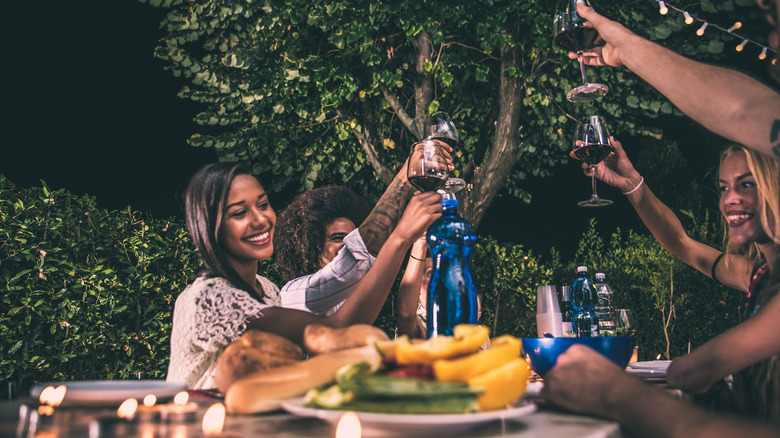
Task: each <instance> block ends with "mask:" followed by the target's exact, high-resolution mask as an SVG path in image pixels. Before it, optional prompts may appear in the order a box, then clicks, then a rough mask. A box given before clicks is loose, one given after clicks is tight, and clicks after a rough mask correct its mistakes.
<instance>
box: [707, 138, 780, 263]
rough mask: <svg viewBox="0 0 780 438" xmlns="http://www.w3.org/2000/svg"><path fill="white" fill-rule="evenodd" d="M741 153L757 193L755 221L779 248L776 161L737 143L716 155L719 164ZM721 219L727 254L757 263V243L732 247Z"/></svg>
mask: <svg viewBox="0 0 780 438" xmlns="http://www.w3.org/2000/svg"><path fill="white" fill-rule="evenodd" d="M738 152H742V153H744V154H745V159H746V161H747V164H748V168H749V169H750V172H751V173H752V174H753V178H754V179H755V180H756V187H757V189H758V194H759V198H760V199H759V202H760V206H761V211H760V212H759V218H760V220H761V227H762V228H763V229H764V232H765V233H766V235H767V236H768V237H769V238H770V239H772V241H773V242H775V244H777V245H780V161H778V160H775V159H774V158H772V157H769V156H768V155H764V154H762V153H760V152H756V151H754V150H752V149H748V148H746V147H745V146H742V145H739V144H733V145H731V146H729V147H728V148H726V150H724V151H723V153H722V154H721V156H720V165H721V166H723V162H724V161H725V160H726V158H728V157H730V156H731V155H733V154H735V153H738ZM722 220H723V224H724V226H723V229H724V230H725V231H724V233H725V235H724V240H725V243H726V252H727V253H736V254H745V255H746V256H747V257H748V258H749V259H750V260H752V261H754V262H755V261H757V260H758V258H759V257H760V253H759V251H758V244H757V243H756V242H751V243H749V244H748V245H736V244H734V243H732V242H731V239H729V231H728V230H729V227H728V226H727V225H726V218H725V217H724V218H722Z"/></svg>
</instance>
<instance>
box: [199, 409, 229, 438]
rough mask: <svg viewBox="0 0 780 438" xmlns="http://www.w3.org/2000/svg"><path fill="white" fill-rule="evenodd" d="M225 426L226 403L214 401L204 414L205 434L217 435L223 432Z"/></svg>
mask: <svg viewBox="0 0 780 438" xmlns="http://www.w3.org/2000/svg"><path fill="white" fill-rule="evenodd" d="M224 426H225V405H223V404H222V403H214V404H213V405H211V406H209V408H208V409H206V413H205V414H203V433H204V434H205V435H217V434H220V433H222V428H223V427H224Z"/></svg>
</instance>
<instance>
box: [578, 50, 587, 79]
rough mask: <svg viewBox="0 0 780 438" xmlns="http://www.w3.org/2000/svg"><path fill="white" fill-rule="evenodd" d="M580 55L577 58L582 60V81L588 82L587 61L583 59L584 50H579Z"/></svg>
mask: <svg viewBox="0 0 780 438" xmlns="http://www.w3.org/2000/svg"><path fill="white" fill-rule="evenodd" d="M577 53H578V54H579V56H578V57H577V59H578V60H579V61H580V72H581V73H582V83H583V84H587V83H588V75H586V74H585V61H584V60H583V58H584V57H583V56H582V52H577Z"/></svg>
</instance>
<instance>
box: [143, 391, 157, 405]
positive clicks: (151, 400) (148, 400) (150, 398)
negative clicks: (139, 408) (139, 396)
mask: <svg viewBox="0 0 780 438" xmlns="http://www.w3.org/2000/svg"><path fill="white" fill-rule="evenodd" d="M155 403H157V396H156V395H154V394H149V395H147V396H146V397H144V406H146V407H147V408H149V407H152V406H154V404H155Z"/></svg>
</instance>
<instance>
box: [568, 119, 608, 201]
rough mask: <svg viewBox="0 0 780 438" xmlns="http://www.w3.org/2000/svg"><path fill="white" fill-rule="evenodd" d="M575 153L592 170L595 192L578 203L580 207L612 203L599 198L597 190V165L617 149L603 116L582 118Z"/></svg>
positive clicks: (575, 140) (575, 143)
mask: <svg viewBox="0 0 780 438" xmlns="http://www.w3.org/2000/svg"><path fill="white" fill-rule="evenodd" d="M573 148H574V149H573V152H574V155H575V156H576V157H577V158H579V159H580V160H582V161H584V162H585V163H587V164H588V166H589V167H590V170H591V172H592V175H591V179H592V186H593V193H592V195H591V197H590V199H588V200H585V201H580V202H578V203H577V205H579V206H580V207H603V206H606V205H611V204H612V201H610V200H609V199H603V198H599V194H598V192H596V166H597V165H598V164H599V163H601V162H602V161H604V159H605V158H607V156H609V154H610V153H612V152H613V151H614V150H615V149H614V148H612V146H610V144H609V128H607V122H606V121H604V118H603V117H601V116H590V117H585V118H583V119H580V122H579V124H578V125H577V133H576V134H575V136H574V145H573Z"/></svg>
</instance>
